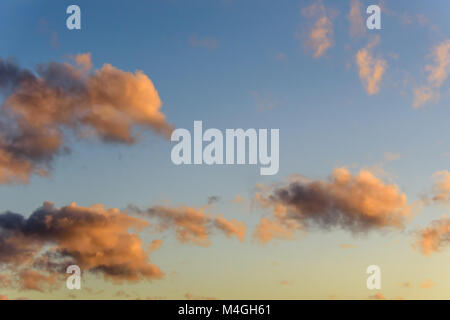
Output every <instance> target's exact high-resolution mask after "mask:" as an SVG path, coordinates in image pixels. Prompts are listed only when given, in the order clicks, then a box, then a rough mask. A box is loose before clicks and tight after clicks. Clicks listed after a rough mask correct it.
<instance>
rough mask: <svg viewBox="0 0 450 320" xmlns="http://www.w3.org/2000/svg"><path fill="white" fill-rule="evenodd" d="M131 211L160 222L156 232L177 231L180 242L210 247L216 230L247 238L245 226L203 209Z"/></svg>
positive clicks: (182, 207) (155, 226) (178, 208)
mask: <svg viewBox="0 0 450 320" xmlns="http://www.w3.org/2000/svg"><path fill="white" fill-rule="evenodd" d="M129 209H130V211H132V212H135V213H138V214H140V215H143V216H145V217H149V218H153V219H156V220H157V221H158V224H156V225H154V228H155V229H156V231H165V230H168V229H173V230H175V234H176V237H177V239H178V241H180V242H182V243H194V244H197V245H200V246H205V247H206V246H209V244H210V239H209V236H210V234H211V233H212V231H213V230H214V229H216V230H219V231H221V232H223V233H224V234H225V235H226V236H227V237H232V236H235V237H236V238H238V239H239V240H240V241H243V240H244V237H245V225H244V224H243V223H242V222H240V221H237V220H235V219H232V220H227V219H225V218H224V217H223V216H221V215H217V216H213V215H211V214H208V213H206V212H205V211H204V210H203V209H201V208H199V209H197V208H193V207H187V206H180V207H165V206H154V207H151V208H148V209H145V210H141V209H139V208H137V207H135V206H130V207H129Z"/></svg>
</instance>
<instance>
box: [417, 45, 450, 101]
mask: <svg viewBox="0 0 450 320" xmlns="http://www.w3.org/2000/svg"><path fill="white" fill-rule="evenodd" d="M431 57H432V59H433V64H428V65H426V66H425V71H426V72H428V77H427V84H426V85H424V86H422V87H418V88H416V89H414V102H413V107H414V108H420V107H422V106H423V105H424V104H426V103H428V102H436V101H438V100H439V88H440V87H441V86H442V85H443V83H444V82H445V81H446V80H447V78H448V74H449V72H450V39H446V40H444V41H443V42H441V43H440V44H438V45H437V46H436V47H434V48H433V49H432V52H431Z"/></svg>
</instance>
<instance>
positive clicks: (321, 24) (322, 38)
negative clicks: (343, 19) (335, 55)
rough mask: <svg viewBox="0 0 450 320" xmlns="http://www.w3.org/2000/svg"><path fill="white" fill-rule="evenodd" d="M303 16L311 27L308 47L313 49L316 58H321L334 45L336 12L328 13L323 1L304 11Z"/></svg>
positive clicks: (308, 35)
mask: <svg viewBox="0 0 450 320" xmlns="http://www.w3.org/2000/svg"><path fill="white" fill-rule="evenodd" d="M302 15H303V16H304V17H306V18H308V20H309V23H310V27H309V29H308V34H307V37H306V42H305V43H306V45H307V46H308V47H309V48H311V50H312V52H313V57H314V58H316V59H317V58H320V57H321V56H323V55H324V54H325V53H326V52H327V50H328V49H329V48H330V47H331V46H332V45H333V41H334V40H333V33H334V31H333V22H332V18H333V16H334V12H331V11H327V9H326V8H325V6H324V5H323V3H322V1H317V2H315V3H313V4H312V5H310V6H309V7H306V8H303V9H302Z"/></svg>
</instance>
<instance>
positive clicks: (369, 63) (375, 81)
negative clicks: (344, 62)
mask: <svg viewBox="0 0 450 320" xmlns="http://www.w3.org/2000/svg"><path fill="white" fill-rule="evenodd" d="M379 42H380V37H379V36H376V37H374V38H373V40H372V41H370V42H369V43H368V45H367V46H366V47H364V48H362V49H360V50H358V52H357V54H356V57H355V58H356V64H357V66H358V68H359V78H360V79H361V82H362V83H363V85H364V87H365V88H366V91H367V93H368V94H369V95H373V94H376V93H377V92H378V91H379V89H380V84H381V80H382V78H383V75H384V73H385V71H386V68H387V63H386V60H383V59H382V58H377V57H374V56H373V54H372V50H373V48H374V47H376V46H377V45H378V44H379Z"/></svg>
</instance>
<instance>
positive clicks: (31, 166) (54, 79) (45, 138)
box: [0, 54, 172, 183]
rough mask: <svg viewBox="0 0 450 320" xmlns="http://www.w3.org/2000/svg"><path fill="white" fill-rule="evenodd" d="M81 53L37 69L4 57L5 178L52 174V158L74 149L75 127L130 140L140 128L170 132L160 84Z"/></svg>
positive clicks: (0, 79) (1, 143) (0, 155)
mask: <svg viewBox="0 0 450 320" xmlns="http://www.w3.org/2000/svg"><path fill="white" fill-rule="evenodd" d="M74 60H75V64H74V65H72V64H69V63H58V62H50V63H48V64H40V65H38V66H37V68H36V73H33V72H31V71H28V70H26V69H22V68H20V67H19V66H18V65H16V64H15V63H14V62H12V61H6V60H1V59H0V94H2V95H3V96H4V100H3V104H2V109H1V118H2V119H1V123H0V125H1V126H0V128H1V129H0V183H27V182H28V179H29V177H30V175H32V174H38V175H46V174H48V169H49V167H50V162H51V161H52V159H53V158H54V157H55V156H56V155H58V154H61V153H64V152H66V151H67V145H66V144H65V142H66V140H67V139H65V135H66V133H67V132H68V131H72V132H74V133H75V134H77V135H78V136H79V137H82V138H87V137H90V136H95V137H97V138H98V139H100V140H101V141H104V142H116V143H124V144H131V143H134V142H135V140H136V133H135V131H136V129H137V128H143V129H151V130H153V131H155V132H157V133H160V134H162V135H164V136H167V137H168V136H169V134H170V132H171V130H172V127H171V126H170V125H168V124H167V122H166V119H165V116H164V114H163V113H162V112H161V111H160V108H161V100H160V98H159V95H158V92H157V91H156V89H155V87H154V85H153V83H152V82H151V80H150V79H149V78H148V77H147V76H146V75H145V74H144V73H143V72H141V71H136V72H135V73H134V74H133V73H131V72H126V71H122V70H119V69H117V68H115V67H113V66H112V65H110V64H104V65H103V67H102V68H100V69H99V70H94V71H92V72H91V68H92V62H91V58H90V54H83V55H78V56H76V57H75V58H74ZM68 129H69V130H68Z"/></svg>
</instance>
